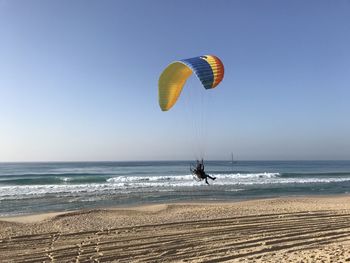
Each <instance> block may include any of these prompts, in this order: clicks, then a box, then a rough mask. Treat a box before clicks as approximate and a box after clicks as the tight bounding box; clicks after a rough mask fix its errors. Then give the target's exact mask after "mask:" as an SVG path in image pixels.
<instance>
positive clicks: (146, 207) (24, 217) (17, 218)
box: [0, 194, 350, 223]
mask: <svg viewBox="0 0 350 263" xmlns="http://www.w3.org/2000/svg"><path fill="white" fill-rule="evenodd" d="M346 197H349V201H350V194H334V195H304V196H303V195H300V196H281V197H266V198H261V197H257V198H249V199H238V200H217V201H214V200H213V201H209V200H204V201H202V202H194V201H181V202H176V201H174V202H166V203H146V204H131V205H121V206H106V207H94V208H87V209H77V210H67V211H47V212H40V213H29V214H21V215H13V216H1V215H0V222H1V221H6V222H16V223H38V222H41V221H44V220H49V219H53V218H54V217H56V216H61V215H69V214H72V213H85V212H97V211H144V212H154V211H156V210H157V209H160V208H161V207H166V206H186V205H189V206H205V205H209V206H213V205H214V206H215V205H219V206H222V205H234V204H241V203H244V202H263V201H268V200H270V201H278V200H280V201H288V200H298V199H337V198H346ZM160 210H161V209H160Z"/></svg>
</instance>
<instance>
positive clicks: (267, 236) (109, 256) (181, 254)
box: [0, 197, 350, 262]
mask: <svg viewBox="0 0 350 263" xmlns="http://www.w3.org/2000/svg"><path fill="white" fill-rule="evenodd" d="M349 201H350V198H349V197H337V198H331V197H328V198H325V197H324V198H294V199H271V200H258V201H246V202H239V203H231V204H224V203H220V204H205V205H197V204H178V205H159V206H149V207H141V208H130V209H110V210H92V211H78V212H73V213H68V214H59V215H56V216H55V217H53V218H46V219H45V220H44V221H40V217H36V218H35V219H36V220H39V221H37V222H33V221H35V220H33V218H32V217H20V218H12V219H7V220H8V221H2V222H0V227H1V228H0V229H1V239H0V261H1V262H111V261H115V262H350V204H349V203H350V202H349ZM43 216H44V217H45V216H46V217H47V215H43ZM28 218H29V220H30V221H31V222H30V223H19V222H24V221H26V220H28Z"/></svg>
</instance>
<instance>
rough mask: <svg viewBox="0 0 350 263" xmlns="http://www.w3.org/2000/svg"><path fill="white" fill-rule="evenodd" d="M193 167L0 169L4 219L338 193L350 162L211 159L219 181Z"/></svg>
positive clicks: (209, 168) (347, 187)
mask: <svg viewBox="0 0 350 263" xmlns="http://www.w3.org/2000/svg"><path fill="white" fill-rule="evenodd" d="M191 164H193V162H191V161H157V162H155V161H152V162H151V161H149V162H136V161H135V162H45V163H0V217H4V216H14V215H23V214H34V213H41V212H49V211H50V212H51V211H70V210H77V209H92V208H107V207H124V206H137V205H142V204H159V203H176V202H199V203H200V202H203V203H205V202H212V201H239V200H248V199H258V198H272V197H285V196H306V195H307V196H310V195H340V194H347V193H349V191H350V161H236V162H231V161H207V162H205V168H206V172H207V173H209V174H210V175H212V176H215V177H216V178H217V179H216V180H215V181H212V180H210V179H209V183H210V185H206V184H205V182H204V181H199V182H198V181H197V180H195V178H194V177H193V175H192V174H191V172H190V166H191Z"/></svg>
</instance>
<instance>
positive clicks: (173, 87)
mask: <svg viewBox="0 0 350 263" xmlns="http://www.w3.org/2000/svg"><path fill="white" fill-rule="evenodd" d="M193 72H194V73H195V75H196V76H197V77H198V79H199V80H200V81H201V83H202V85H203V87H204V88H205V89H212V88H215V87H216V86H217V85H218V84H219V83H220V82H221V81H222V79H223V77H224V65H223V64H222V62H221V60H220V59H219V58H218V57H216V56H213V55H206V56H199V57H194V58H189V59H183V60H178V61H174V62H173V63H171V64H170V65H168V66H167V67H166V68H165V69H164V71H163V72H162V74H161V75H160V77H159V83H158V94H159V97H158V99H159V106H160V108H161V109H162V111H167V110H169V109H170V108H171V107H173V106H174V105H175V103H176V101H177V99H178V97H179V96H180V93H181V91H182V88H183V86H184V85H185V83H186V81H187V79H188V78H189V77H190V76H191V75H192V73H193Z"/></svg>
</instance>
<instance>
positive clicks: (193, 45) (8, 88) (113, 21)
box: [0, 0, 350, 162]
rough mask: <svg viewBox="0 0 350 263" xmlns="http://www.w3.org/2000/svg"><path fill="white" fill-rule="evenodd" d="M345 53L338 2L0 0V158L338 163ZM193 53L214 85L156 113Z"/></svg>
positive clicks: (345, 114) (349, 68)
mask: <svg viewBox="0 0 350 263" xmlns="http://www.w3.org/2000/svg"><path fill="white" fill-rule="evenodd" d="M349 47H350V1H349V0H338V1H331V0H328V1H325V0H314V1H312V0H309V1H303V0H299V1H298V0H296V1H287V0H264V1H261V0H255V1H254V0H248V1H247V0H232V1H224V0H217V1H206V0H203V1H199V0H179V1H170V0H169V1H167V0H159V1H156V0H150V1H135V0H125V1H122V0H119V1H108V0H105V1H97V0H96V1H89V0H87V1H78V0H75V1H68V0H62V1H44V0H42V1H36V0H29V1H24V0H23V1H17V0H11V1H10V0H0V161H2V162H7V161H123V160H188V159H193V158H196V157H198V155H199V154H203V155H204V157H205V158H206V159H212V160H218V159H221V160H225V159H230V158H231V152H233V154H234V156H235V159H238V160H334V159H342V160H349V159H350V136H349V134H350V121H349V116H350V103H349V98H350V48H349ZM205 54H214V55H216V56H218V57H220V58H221V60H222V61H223V63H224V66H225V76H224V80H223V81H222V83H221V84H220V85H219V86H218V87H217V88H216V89H214V90H211V91H206V90H204V89H202V88H201V87H200V83H199V81H198V80H197V79H196V78H195V77H191V78H190V79H189V80H188V82H187V84H186V86H185V88H184V90H183V92H182V96H181V97H180V99H179V101H178V103H177V104H176V105H175V106H174V108H172V109H171V110H170V111H168V112H162V111H161V110H160V108H159V105H158V97H157V96H158V78H159V76H160V74H161V72H162V71H163V70H164V69H165V67H166V66H167V65H168V64H169V63H171V62H172V61H175V60H178V59H184V58H190V57H194V56H199V55H205ZM192 90H195V91H196V92H198V93H196V94H197V95H194V96H193V95H192V97H191V95H190V94H191V91H192ZM198 94H199V96H204V100H203V99H201V100H203V101H204V102H199V99H198V97H197V96H198ZM201 98H203V97H201ZM193 105H194V106H195V107H197V108H196V109H197V111H191V110H189V109H190V108H191V107H194V106H193ZM198 110H199V111H203V112H204V113H203V115H204V116H205V118H203V120H202V121H199V118H198ZM191 114H192V115H191ZM198 124H199V126H200V127H201V134H205V135H200V136H197V135H196V134H197V132H198V131H197V130H196V128H195V127H197V126H198ZM196 125H197V126H196ZM196 136H197V137H196ZM198 148H201V149H204V150H202V152H201V153H198Z"/></svg>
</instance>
